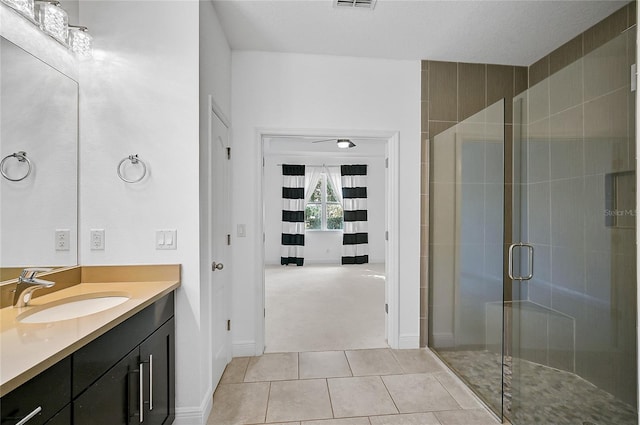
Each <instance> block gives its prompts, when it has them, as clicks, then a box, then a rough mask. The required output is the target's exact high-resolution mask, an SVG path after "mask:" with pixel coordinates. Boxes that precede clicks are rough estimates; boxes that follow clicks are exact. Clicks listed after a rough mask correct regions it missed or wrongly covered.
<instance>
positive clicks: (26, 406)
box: [0, 357, 71, 425]
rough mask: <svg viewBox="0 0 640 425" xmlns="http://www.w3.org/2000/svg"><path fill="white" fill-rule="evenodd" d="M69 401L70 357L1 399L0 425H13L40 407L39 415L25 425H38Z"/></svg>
mask: <svg viewBox="0 0 640 425" xmlns="http://www.w3.org/2000/svg"><path fill="white" fill-rule="evenodd" d="M70 402H71V357H67V358H65V359H63V360H60V361H59V362H58V363H56V364H55V365H53V366H51V367H50V368H49V369H47V370H45V371H44V372H42V373H41V374H39V375H38V376H36V377H35V378H33V379H31V380H29V381H27V382H26V383H25V384H23V385H21V386H20V387H18V388H16V389H15V390H13V391H11V392H10V393H9V394H7V395H5V396H4V397H2V399H0V412H2V420H1V423H2V425H15V424H16V423H18V422H19V421H20V420H22V419H23V418H24V417H26V416H27V415H29V414H30V413H31V412H33V411H34V410H36V409H37V408H38V407H40V408H41V410H40V412H39V413H38V414H36V415H35V416H34V417H33V418H32V419H31V420H29V422H28V425H41V424H44V423H45V422H47V421H48V420H49V419H51V418H52V417H53V416H54V415H55V414H56V413H57V412H58V411H59V410H60V409H62V408H63V407H64V406H65V405H67V404H69V403H70ZM53 423H56V424H57V423H62V422H53Z"/></svg>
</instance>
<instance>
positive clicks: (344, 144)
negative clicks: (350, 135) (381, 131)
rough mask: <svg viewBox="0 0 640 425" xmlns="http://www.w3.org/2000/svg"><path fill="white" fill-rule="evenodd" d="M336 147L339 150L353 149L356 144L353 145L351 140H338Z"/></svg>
mask: <svg viewBox="0 0 640 425" xmlns="http://www.w3.org/2000/svg"><path fill="white" fill-rule="evenodd" d="M337 144H338V147H339V148H340V149H348V148H352V147H354V146H355V145H356V144H355V143H353V142H352V141H351V140H349V139H338V143H337Z"/></svg>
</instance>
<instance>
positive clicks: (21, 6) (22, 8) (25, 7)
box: [2, 0, 35, 22]
mask: <svg viewBox="0 0 640 425" xmlns="http://www.w3.org/2000/svg"><path fill="white" fill-rule="evenodd" d="M2 3H4V4H6V5H7V6H9V7H10V8H12V9H13V10H15V11H17V12H18V13H20V14H21V15H23V16H25V17H26V18H28V19H29V20H30V21H31V22H33V21H34V19H35V15H34V10H33V0H2Z"/></svg>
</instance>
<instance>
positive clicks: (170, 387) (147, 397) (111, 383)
mask: <svg viewBox="0 0 640 425" xmlns="http://www.w3.org/2000/svg"><path fill="white" fill-rule="evenodd" d="M173 315H174V299H173V293H171V294H169V295H167V296H165V297H164V298H162V299H160V300H158V301H156V302H155V303H154V304H152V305H150V306H148V307H147V308H145V309H144V310H142V311H141V312H139V313H137V314H136V315H134V316H133V317H131V318H129V319H128V320H126V321H125V322H123V323H121V324H120V325H118V326H116V327H115V328H113V329H111V330H110V331H109V332H107V333H105V334H104V335H102V336H100V337H99V338H97V339H96V340H94V341H92V342H91V343H89V344H88V345H86V346H84V347H82V348H80V349H79V350H78V351H76V352H75V353H73V354H72V355H71V356H69V357H68V358H67V359H64V360H62V361H61V362H59V363H57V364H56V365H55V366H53V367H51V368H50V369H47V370H46V371H45V372H43V373H42V374H40V375H38V376H37V377H36V378H33V379H32V380H30V381H29V382H27V383H26V384H24V385H22V386H20V387H19V388H17V389H16V390H14V391H12V392H10V393H9V394H7V395H6V396H5V397H3V398H2V399H1V400H0V411H1V415H2V425H9V424H11V425H15V424H17V423H18V422H19V421H20V420H21V419H22V418H23V417H24V416H26V415H27V414H28V413H29V412H31V411H33V409H34V408H36V407H37V406H38V404H37V402H40V401H41V403H40V404H42V403H45V402H50V400H54V399H55V400H56V401H55V403H54V406H53V407H47V408H46V409H45V408H44V404H42V405H43V409H42V411H41V412H40V413H39V414H38V415H36V416H35V417H34V418H33V419H31V420H30V421H28V422H27V423H25V425H40V424H46V425H89V424H90V425H103V424H104V425H119V424H122V425H133V424H143V425H169V424H171V423H173V420H174V418H175V355H174V353H175V324H174V318H173ZM52 370H53V372H55V373H52ZM45 379H48V382H45ZM53 379H55V380H56V381H55V382H54V381H53ZM61 381H62V382H63V383H62V384H61V383H60V382H61ZM34 389H38V391H34ZM34 398H35V400H31V399H34ZM60 399H62V401H60ZM34 402H35V407H33V408H32V407H31V406H33V405H34ZM14 404H15V405H16V406H19V408H18V407H13V405H14ZM50 404H51V403H50ZM23 405H24V406H23ZM29 409H32V410H29ZM45 410H46V414H45ZM24 412H26V413H25V414H24V415H22V416H20V415H21V414H22V413H24ZM5 416H7V417H6V418H5ZM14 418H17V419H14Z"/></svg>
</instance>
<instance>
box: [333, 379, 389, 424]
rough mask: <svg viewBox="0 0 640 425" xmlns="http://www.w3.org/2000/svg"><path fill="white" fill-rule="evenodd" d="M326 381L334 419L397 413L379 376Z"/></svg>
mask: <svg viewBox="0 0 640 425" xmlns="http://www.w3.org/2000/svg"><path fill="white" fill-rule="evenodd" d="M327 381H328V382H329V393H330V395H331V404H332V405H333V413H334V416H335V417H336V418H344V417H356V416H371V415H386V414H393V413H398V409H396V406H395V405H394V404H393V400H392V399H391V397H390V396H389V392H388V391H387V389H386V388H385V386H384V384H383V382H382V380H381V379H380V377H379V376H366V377H353V378H331V379H328V380H327Z"/></svg>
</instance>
